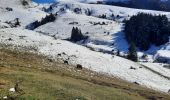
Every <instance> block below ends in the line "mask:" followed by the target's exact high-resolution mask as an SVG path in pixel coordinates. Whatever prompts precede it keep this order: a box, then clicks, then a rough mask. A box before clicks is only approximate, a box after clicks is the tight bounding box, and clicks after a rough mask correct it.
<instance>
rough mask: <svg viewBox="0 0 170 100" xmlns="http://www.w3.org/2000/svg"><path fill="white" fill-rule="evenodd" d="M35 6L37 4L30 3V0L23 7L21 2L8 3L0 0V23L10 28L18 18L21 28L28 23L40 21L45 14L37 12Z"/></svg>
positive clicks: (18, 0)
mask: <svg viewBox="0 0 170 100" xmlns="http://www.w3.org/2000/svg"><path fill="white" fill-rule="evenodd" d="M36 6H37V4H33V3H31V1H30V0H27V3H26V4H25V5H23V2H22V0H9V1H8V2H6V0H0V23H5V24H8V27H10V26H13V25H12V24H14V22H15V21H16V18H18V19H19V22H20V24H21V26H22V27H25V26H26V25H28V24H29V23H30V22H33V21H35V20H40V19H41V18H43V17H45V16H46V15H47V13H45V12H43V11H41V10H39V9H38V8H36ZM0 25H1V24H0ZM1 27H3V26H1Z"/></svg>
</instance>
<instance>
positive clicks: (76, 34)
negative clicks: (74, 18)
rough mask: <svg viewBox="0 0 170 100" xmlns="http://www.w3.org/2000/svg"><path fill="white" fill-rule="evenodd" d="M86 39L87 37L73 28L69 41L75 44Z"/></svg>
mask: <svg viewBox="0 0 170 100" xmlns="http://www.w3.org/2000/svg"><path fill="white" fill-rule="evenodd" d="M86 38H87V37H86V36H84V35H83V34H82V32H81V30H80V29H78V28H77V27H76V28H75V27H73V29H72V32H71V38H70V40H71V41H73V42H77V41H80V40H83V39H86Z"/></svg>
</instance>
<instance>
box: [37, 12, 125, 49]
mask: <svg viewBox="0 0 170 100" xmlns="http://www.w3.org/2000/svg"><path fill="white" fill-rule="evenodd" d="M73 22H78V24H71V23H73ZM98 22H100V23H103V22H104V23H106V25H94V24H93V23H98ZM73 27H78V28H80V29H81V30H82V33H84V35H87V36H89V39H88V41H87V42H86V45H87V46H89V47H93V48H96V49H102V50H105V51H112V49H120V50H122V51H126V50H127V48H128V44H127V42H126V41H125V40H124V36H123V33H121V32H120V31H121V29H122V25H121V24H119V23H117V22H115V21H110V20H106V19H100V18H96V17H92V16H86V15H77V14H74V13H72V12H70V11H68V12H67V13H64V14H62V15H60V16H58V18H57V20H56V21H55V22H52V23H48V24H46V25H43V26H40V27H39V28H37V29H36V30H35V31H38V32H42V33H44V34H48V35H51V36H55V37H56V38H59V39H67V38H70V36H71V30H72V28H73ZM113 43H114V44H113Z"/></svg>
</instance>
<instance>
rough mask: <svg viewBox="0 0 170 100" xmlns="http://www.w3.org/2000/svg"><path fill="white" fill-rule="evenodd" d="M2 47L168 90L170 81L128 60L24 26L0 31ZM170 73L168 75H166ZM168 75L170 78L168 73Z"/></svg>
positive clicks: (164, 90)
mask: <svg viewBox="0 0 170 100" xmlns="http://www.w3.org/2000/svg"><path fill="white" fill-rule="evenodd" d="M0 42H1V46H2V47H3V46H5V47H9V48H18V49H21V50H22V49H23V50H28V51H32V52H35V53H39V54H44V55H46V56H49V57H50V58H52V59H55V60H59V61H68V63H69V64H72V65H76V64H81V65H82V66H83V67H85V68H88V69H90V70H93V71H97V72H100V73H104V74H108V75H111V76H114V77H118V78H121V79H124V80H127V81H130V82H135V83H139V84H141V85H144V86H146V87H149V88H153V89H156V90H160V91H163V92H167V91H168V90H169V88H168V87H170V80H169V79H167V78H164V77H162V76H161V75H159V74H157V73H155V72H152V71H150V70H149V69H147V68H145V67H143V66H141V65H140V64H137V63H135V62H132V61H129V60H127V59H124V58H121V57H117V56H112V55H109V54H104V53H99V52H95V51H91V50H90V49H88V48H86V47H83V46H80V45H77V44H74V43H71V42H68V41H65V40H59V39H58V40H55V39H54V38H52V37H48V36H46V35H42V34H40V33H36V32H33V31H28V30H25V29H19V28H16V29H3V30H0ZM167 75H168V74H167ZM168 77H170V76H169V75H168Z"/></svg>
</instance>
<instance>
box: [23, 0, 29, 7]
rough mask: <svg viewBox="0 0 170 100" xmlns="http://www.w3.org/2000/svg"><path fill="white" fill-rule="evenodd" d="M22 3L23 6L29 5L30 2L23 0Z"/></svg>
mask: <svg viewBox="0 0 170 100" xmlns="http://www.w3.org/2000/svg"><path fill="white" fill-rule="evenodd" d="M21 3H22V5H23V6H26V5H29V4H28V1H26V0H22V1H21Z"/></svg>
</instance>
